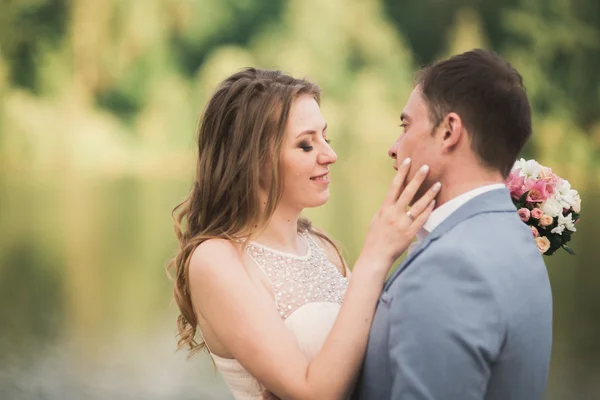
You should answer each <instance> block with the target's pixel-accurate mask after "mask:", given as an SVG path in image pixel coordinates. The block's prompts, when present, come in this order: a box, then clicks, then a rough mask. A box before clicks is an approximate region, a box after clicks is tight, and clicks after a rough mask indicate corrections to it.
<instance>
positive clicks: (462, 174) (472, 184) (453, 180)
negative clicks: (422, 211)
mask: <svg viewBox="0 0 600 400" xmlns="http://www.w3.org/2000/svg"><path fill="white" fill-rule="evenodd" d="M441 183H442V190H441V191H440V194H439V195H438V197H437V199H436V206H437V207H439V206H441V205H442V204H444V203H447V202H448V201H450V200H452V199H454V198H455V197H458V196H460V195H461V194H463V193H466V192H469V191H471V190H473V189H477V188H479V187H482V186H486V185H492V184H496V183H504V179H503V177H502V175H501V174H500V173H499V172H498V171H490V170H488V169H483V168H461V169H458V168H457V169H456V170H455V171H448V172H446V173H445V174H444V177H443V178H442V180H441Z"/></svg>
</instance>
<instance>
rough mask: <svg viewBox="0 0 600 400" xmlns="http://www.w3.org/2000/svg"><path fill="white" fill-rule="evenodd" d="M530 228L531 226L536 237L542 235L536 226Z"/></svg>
mask: <svg viewBox="0 0 600 400" xmlns="http://www.w3.org/2000/svg"><path fill="white" fill-rule="evenodd" d="M530 228H531V233H532V234H533V237H534V238H536V237H538V236H540V232H538V230H537V228H536V227H535V226H530Z"/></svg>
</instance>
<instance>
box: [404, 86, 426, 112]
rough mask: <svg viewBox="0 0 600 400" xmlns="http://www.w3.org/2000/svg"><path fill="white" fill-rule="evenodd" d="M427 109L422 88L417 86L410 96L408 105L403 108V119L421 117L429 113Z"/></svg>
mask: <svg viewBox="0 0 600 400" xmlns="http://www.w3.org/2000/svg"><path fill="white" fill-rule="evenodd" d="M427 111H428V110H427V103H426V102H425V100H424V99H423V96H422V94H421V90H420V89H419V88H418V87H417V88H415V89H414V90H413V91H412V93H411V94H410V96H409V97H408V100H407V101H406V105H405V106H404V109H403V110H402V114H401V119H415V118H419V117H421V116H423V115H427Z"/></svg>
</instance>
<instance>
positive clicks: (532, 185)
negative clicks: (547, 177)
mask: <svg viewBox="0 0 600 400" xmlns="http://www.w3.org/2000/svg"><path fill="white" fill-rule="evenodd" d="M546 188H547V186H546V182H545V181H543V180H541V179H539V180H535V179H527V181H525V189H526V190H525V191H528V192H529V193H528V194H527V201H528V202H530V203H542V202H544V201H546V200H547V199H548V198H549V197H550V193H548V191H547V190H546Z"/></svg>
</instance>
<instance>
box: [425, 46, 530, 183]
mask: <svg viewBox="0 0 600 400" xmlns="http://www.w3.org/2000/svg"><path fill="white" fill-rule="evenodd" d="M415 83H416V86H420V88H421V91H422V95H423V99H424V100H425V102H426V103H427V105H428V107H429V114H430V118H431V120H432V122H433V124H434V126H436V127H437V126H438V125H439V124H440V123H441V122H442V120H443V119H444V117H445V116H446V115H447V114H448V113H450V112H455V113H457V114H458V115H459V116H460V117H461V119H462V122H463V124H464V126H465V127H466V128H467V131H468V132H469V133H470V137H471V143H472V146H473V151H474V152H475V153H476V154H477V155H478V156H479V158H480V159H481V161H482V162H483V163H484V164H485V165H486V166H488V167H490V168H494V169H497V170H499V171H500V172H501V173H502V174H503V175H504V176H505V177H506V176H507V175H508V173H509V172H510V169H511V168H512V166H513V164H514V162H515V160H516V159H517V157H518V156H519V153H520V152H521V150H522V149H523V146H525V143H526V142H527V140H528V139H529V137H530V136H531V107H530V105H529V101H528V99H527V93H526V91H525V86H524V85H523V78H522V77H521V75H520V74H519V73H518V72H517V70H516V69H514V68H513V67H512V66H511V65H510V64H509V63H508V62H506V61H504V60H503V59H502V58H501V57H500V56H499V55H497V54H496V53H494V52H492V51H487V50H480V49H476V50H472V51H468V52H466V53H462V54H459V55H456V56H453V57H451V58H449V59H446V60H443V61H438V62H436V63H434V64H432V65H430V66H428V67H425V68H423V69H422V70H421V71H420V72H418V73H417V77H416V82H415Z"/></svg>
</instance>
